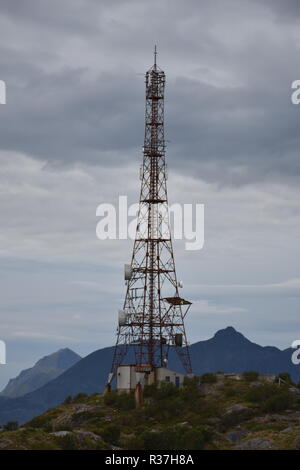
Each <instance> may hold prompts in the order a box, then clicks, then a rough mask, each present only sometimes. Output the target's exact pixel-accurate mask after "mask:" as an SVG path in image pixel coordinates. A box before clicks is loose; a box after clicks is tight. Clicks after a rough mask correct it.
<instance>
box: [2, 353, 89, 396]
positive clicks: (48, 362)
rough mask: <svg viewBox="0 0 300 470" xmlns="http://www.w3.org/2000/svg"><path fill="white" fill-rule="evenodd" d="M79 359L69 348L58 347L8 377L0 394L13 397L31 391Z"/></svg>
mask: <svg viewBox="0 0 300 470" xmlns="http://www.w3.org/2000/svg"><path fill="white" fill-rule="evenodd" d="M80 359H81V357H80V356H79V355H78V354H76V353H75V352H74V351H72V350H71V349H69V348H63V349H59V350H58V351H56V352H54V353H52V354H49V355H48V356H44V357H42V358H41V359H39V360H38V361H37V362H36V363H35V364H34V366H33V367H31V368H30V369H26V370H23V371H21V372H20V374H19V375H18V376H17V377H15V378H14V379H10V381H9V382H8V384H7V386H6V387H5V388H4V390H3V391H2V392H1V394H0V395H1V396H7V397H10V398H15V397H19V396H22V395H25V394H26V393H29V392H33V391H34V390H37V389H38V388H40V387H42V386H43V385H45V384H46V383H47V382H49V381H50V380H53V379H55V378H56V377H58V376H59V375H61V374H62V373H63V372H65V371H66V370H67V369H69V368H70V367H72V366H73V365H74V364H76V362H78V361H79V360H80Z"/></svg>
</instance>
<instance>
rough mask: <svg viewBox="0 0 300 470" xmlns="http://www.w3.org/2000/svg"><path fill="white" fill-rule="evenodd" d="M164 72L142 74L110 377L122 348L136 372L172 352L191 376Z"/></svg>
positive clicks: (159, 364)
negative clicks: (135, 207) (140, 120)
mask: <svg viewBox="0 0 300 470" xmlns="http://www.w3.org/2000/svg"><path fill="white" fill-rule="evenodd" d="M165 81H166V80H165V73H164V72H163V71H162V70H161V69H160V68H159V67H158V66H157V64H156V47H155V52H154V65H153V66H152V67H151V68H150V69H149V70H148V71H147V72H146V107H145V137H144V148H143V150H144V151H143V164H142V166H141V174H140V179H141V192H140V202H139V211H138V219H137V228H136V237H135V241H134V247H133V254H132V260H131V264H130V265H128V266H127V273H125V279H127V281H126V282H127V291H126V297H125V301H124V306H123V310H121V311H119V326H118V330H117V342H116V346H115V351H114V357H113V363H112V369H111V374H110V376H111V378H112V377H113V376H114V375H115V373H116V371H117V368H118V366H119V365H120V364H121V363H122V362H123V360H124V358H125V356H126V354H127V352H128V348H129V347H132V348H133V349H134V354H135V365H136V371H138V372H147V371H151V370H153V369H154V368H156V367H163V366H165V365H166V364H167V359H168V353H169V349H170V347H173V346H174V347H175V348H176V350H177V352H178V354H179V356H180V358H181V361H182V364H183V366H184V368H185V370H186V372H187V373H188V374H190V373H191V372H192V367H191V361H190V355H189V348H188V343H187V339H186V333H185V327H184V318H185V316H186V314H187V312H188V310H189V308H190V305H191V302H189V301H187V300H184V299H183V298H181V297H180V295H179V288H180V287H181V285H180V283H178V281H177V276H176V270H175V262H174V255H173V247H172V240H171V233H170V226H169V210H168V196H167V184H166V180H167V174H166V163H165V150H166V147H165V138H164V91H165Z"/></svg>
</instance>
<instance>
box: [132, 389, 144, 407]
mask: <svg viewBox="0 0 300 470" xmlns="http://www.w3.org/2000/svg"><path fill="white" fill-rule="evenodd" d="M134 398H135V405H136V407H137V408H139V407H140V406H142V404H143V388H142V385H141V384H140V383H138V384H137V385H136V387H135V392H134Z"/></svg>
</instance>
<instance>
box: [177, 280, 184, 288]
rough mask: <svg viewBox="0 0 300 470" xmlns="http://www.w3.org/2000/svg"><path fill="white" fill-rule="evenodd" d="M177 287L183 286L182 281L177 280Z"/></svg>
mask: <svg viewBox="0 0 300 470" xmlns="http://www.w3.org/2000/svg"><path fill="white" fill-rule="evenodd" d="M178 287H179V288H180V289H182V288H183V282H182V281H178Z"/></svg>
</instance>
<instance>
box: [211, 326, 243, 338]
mask: <svg viewBox="0 0 300 470" xmlns="http://www.w3.org/2000/svg"><path fill="white" fill-rule="evenodd" d="M214 338H217V339H223V338H224V339H227V340H229V339H230V340H232V339H234V338H236V339H239V340H242V339H243V340H246V338H245V336H244V335H242V333H239V332H238V331H236V329H235V328H233V326H227V328H223V329H222V330H219V331H217V332H216V333H215V335H214Z"/></svg>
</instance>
